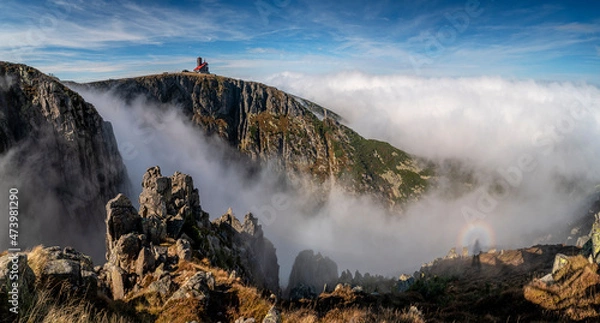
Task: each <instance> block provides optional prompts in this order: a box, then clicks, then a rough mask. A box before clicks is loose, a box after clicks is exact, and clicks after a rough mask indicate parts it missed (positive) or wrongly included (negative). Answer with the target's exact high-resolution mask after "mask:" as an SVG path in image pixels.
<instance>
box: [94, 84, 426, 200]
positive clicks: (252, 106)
mask: <svg viewBox="0 0 600 323" xmlns="http://www.w3.org/2000/svg"><path fill="white" fill-rule="evenodd" d="M87 86H90V87H92V88H96V89H100V90H114V91H115V93H116V94H118V95H120V96H122V97H123V98H125V99H126V100H134V99H135V98H137V97H139V96H142V97H145V98H147V99H150V100H153V101H158V102H161V103H168V104H172V105H174V106H176V107H180V108H181V109H182V110H183V112H184V114H185V115H187V116H188V117H189V118H190V120H192V121H193V122H194V123H196V124H197V125H199V126H200V127H202V128H203V129H204V130H205V131H206V133H208V134H217V135H219V136H220V137H222V138H223V139H224V140H226V141H227V142H228V143H229V144H230V145H232V146H234V147H235V148H237V149H238V150H239V151H240V152H242V153H243V154H245V155H246V156H249V157H251V158H252V159H254V160H256V161H263V162H264V161H267V160H268V161H270V162H271V163H272V164H275V165H276V166H277V168H279V169H280V170H282V171H284V172H285V173H286V174H288V175H289V174H295V173H300V174H308V175H310V177H311V178H312V179H313V181H314V183H317V184H322V183H324V182H326V181H331V182H337V183H341V184H342V185H343V187H346V188H348V190H349V191H351V192H369V193H374V194H375V195H376V196H379V197H381V198H383V199H384V200H385V201H387V202H389V203H390V204H391V205H394V204H401V203H402V202H404V201H406V200H410V199H415V198H418V197H419V196H420V195H421V194H422V193H423V192H424V191H425V189H426V188H427V185H428V179H429V176H430V171H429V170H426V169H424V168H423V167H422V166H421V165H420V164H419V163H418V162H417V160H416V159H415V158H414V157H412V156H410V155H409V154H407V153H405V152H403V151H401V150H399V149H396V148H394V147H392V146H390V145H389V144H387V143H384V142H380V141H376V140H367V139H365V138H363V137H361V136H360V135H358V134H357V133H355V132H354V131H352V130H351V129H349V128H347V127H345V126H344V125H342V124H341V123H340V122H339V120H340V119H339V117H338V116H336V115H335V114H334V113H332V112H330V111H327V110H326V109H324V108H322V107H319V106H318V105H316V104H314V103H311V102H309V101H306V100H303V99H300V98H297V97H294V96H292V95H289V94H286V93H284V92H282V91H279V90H277V89H275V88H273V87H269V86H265V85H263V84H259V83H254V82H245V81H241V80H235V79H230V78H225V77H220V76H216V75H199V74H193V73H177V74H166V75H156V76H147V77H138V78H131V79H122V80H108V81H103V82H96V83H91V84H88V85H87ZM291 176H293V175H291Z"/></svg>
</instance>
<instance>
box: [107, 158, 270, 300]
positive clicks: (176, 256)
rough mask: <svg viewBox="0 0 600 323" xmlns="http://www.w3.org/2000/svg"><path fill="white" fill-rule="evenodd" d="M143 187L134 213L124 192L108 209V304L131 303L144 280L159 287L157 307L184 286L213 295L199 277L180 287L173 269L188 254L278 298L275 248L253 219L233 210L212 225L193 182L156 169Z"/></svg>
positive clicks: (187, 258)
mask: <svg viewBox="0 0 600 323" xmlns="http://www.w3.org/2000/svg"><path fill="white" fill-rule="evenodd" d="M142 187H143V191H142V193H141V194H140V197H139V202H140V208H139V211H137V210H136V209H135V208H134V207H133V205H132V204H131V201H130V200H129V199H128V198H127V197H126V196H124V195H123V194H119V195H118V196H117V197H115V198H114V199H112V200H110V201H109V202H108V204H107V206H106V211H107V218H106V244H107V253H106V259H107V263H106V264H105V265H104V267H103V269H102V270H101V277H102V278H103V279H102V281H104V282H106V289H107V293H108V294H110V295H112V297H113V298H114V299H122V298H126V297H131V295H133V294H135V293H136V292H137V291H140V290H142V289H144V288H145V287H146V286H147V285H148V283H149V281H155V282H154V283H153V284H155V285H157V286H155V287H157V288H158V287H160V286H162V287H161V288H163V287H164V289H165V290H164V291H162V292H161V293H162V294H164V295H162V296H161V297H163V298H164V300H163V301H167V300H168V299H172V298H173V297H183V298H185V297H186V296H185V293H186V290H182V288H183V289H185V288H188V289H191V290H194V288H192V287H189V286H188V287H186V286H187V285H185V284H188V283H189V284H192V285H194V284H199V286H200V285H201V286H203V287H202V288H204V289H203V290H201V291H200V292H201V293H202V294H203V295H205V294H206V295H208V293H209V289H210V290H212V289H214V288H213V287H214V286H213V287H210V286H211V285H214V278H211V277H210V276H206V275H204V274H202V275H203V276H202V277H200V276H198V277H196V278H194V279H196V280H198V281H196V280H193V281H191V282H188V283H185V284H183V285H181V284H177V283H176V282H175V280H176V275H174V274H172V273H173V272H174V271H175V269H174V268H176V267H177V264H178V263H180V262H181V261H190V260H192V258H193V257H194V256H195V258H199V259H202V258H207V259H208V260H210V261H211V263H212V264H214V265H216V266H218V267H220V268H223V269H226V270H228V271H231V272H235V274H234V275H236V276H238V277H240V278H241V279H242V280H244V281H245V282H247V283H249V284H251V285H253V286H257V287H259V288H262V289H267V290H270V291H272V292H275V293H277V292H278V290H279V265H278V264H277V256H276V254H275V248H274V247H273V245H272V244H271V242H270V241H269V240H268V239H266V238H265V237H264V236H263V233H262V228H261V226H260V225H258V223H257V220H256V219H255V218H254V217H253V216H252V215H251V214H248V215H246V218H245V219H244V222H243V223H241V222H240V221H239V220H238V219H237V218H236V217H235V216H233V214H232V213H231V212H228V213H227V214H225V215H223V216H222V217H221V218H219V219H217V220H215V221H214V222H213V223H210V222H209V218H208V214H207V213H205V212H203V211H202V208H201V206H200V197H199V195H198V190H197V189H195V188H194V185H193V181H192V178H191V177H190V176H188V175H185V174H182V173H175V174H174V175H173V176H171V177H165V176H162V174H161V172H160V168H159V167H152V168H150V169H148V171H147V172H146V174H145V175H144V179H143V182H142ZM194 277H195V276H194ZM190 279H192V278H190ZM211 281H212V283H211ZM158 285H160V286H158ZM165 286H166V287H165ZM177 286H179V289H180V290H181V291H180V292H175V294H172V292H174V291H175V289H174V290H171V287H173V288H175V287H177ZM167 287H168V288H167ZM200 292H199V293H200ZM178 293H179V294H181V295H180V296H177V295H179V294H178ZM159 294H160V293H159ZM128 295H129V296H128ZM198 297H200V296H198ZM203 297H204V296H202V298H203ZM162 303H164V302H161V305H162Z"/></svg>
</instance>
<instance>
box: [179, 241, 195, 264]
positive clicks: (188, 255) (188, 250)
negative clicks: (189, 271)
mask: <svg viewBox="0 0 600 323" xmlns="http://www.w3.org/2000/svg"><path fill="white" fill-rule="evenodd" d="M175 246H176V248H177V257H178V258H179V261H181V260H185V261H190V260H192V246H191V244H190V242H189V241H187V240H185V239H177V242H176V243H175Z"/></svg>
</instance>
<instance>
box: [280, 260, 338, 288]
mask: <svg viewBox="0 0 600 323" xmlns="http://www.w3.org/2000/svg"><path fill="white" fill-rule="evenodd" d="M337 282H338V268H337V264H336V263H335V262H334V261H333V260H331V259H329V258H328V257H323V256H322V255H321V254H320V253H317V254H316V255H315V253H314V252H313V251H312V250H304V251H301V252H300V253H299V254H298V256H296V260H294V266H293V267H292V272H291V273H290V280H289V286H288V291H289V296H290V298H291V299H300V298H307V296H309V295H314V296H316V295H318V294H320V293H321V292H323V291H324V290H325V289H326V290H327V291H332V290H333V288H334V287H335V285H336V284H337Z"/></svg>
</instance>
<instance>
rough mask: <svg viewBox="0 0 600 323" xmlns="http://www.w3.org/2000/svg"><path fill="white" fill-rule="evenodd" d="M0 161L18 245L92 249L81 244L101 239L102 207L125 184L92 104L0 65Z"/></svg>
mask: <svg viewBox="0 0 600 323" xmlns="http://www.w3.org/2000/svg"><path fill="white" fill-rule="evenodd" d="M0 158H1V159H2V163H1V164H2V167H1V168H0V177H1V178H2V182H1V183H0V188H2V190H3V191H7V190H8V189H9V188H11V187H16V188H17V189H19V191H20V192H21V194H19V198H20V202H21V203H20V210H21V212H20V213H21V215H22V216H21V218H20V221H21V222H22V227H27V228H28V230H29V234H28V235H23V236H21V239H20V243H21V245H22V246H26V245H29V246H32V245H34V244H39V243H45V244H50V245H51V244H57V243H60V244H71V245H75V244H77V245H79V246H80V248H81V249H82V250H84V251H86V252H88V253H90V252H92V253H93V252H97V248H94V246H93V245H85V244H83V243H81V242H82V241H86V240H93V241H98V240H99V239H101V238H102V236H101V232H102V229H101V228H102V226H103V224H102V222H103V219H104V214H103V213H104V212H103V209H104V205H105V203H106V202H107V201H108V200H109V199H110V198H112V197H114V196H115V195H116V194H117V193H118V192H119V190H124V189H126V186H127V185H128V181H127V174H126V170H125V166H124V164H123V162H122V160H121V156H120V154H119V151H118V149H117V143H116V141H115V138H114V135H113V132H112V127H111V125H110V123H108V122H105V121H104V120H103V119H102V117H100V115H99V114H98V113H97V111H96V109H94V107H93V106H92V105H91V104H89V103H86V102H85V101H84V100H83V99H82V98H81V97H80V96H79V95H78V94H77V93H75V92H73V91H71V90H70V89H68V88H67V87H66V86H64V85H62V84H61V83H60V82H58V80H57V79H55V78H52V77H49V76H47V75H45V74H43V73H41V72H40V71H38V70H36V69H34V68H31V67H28V66H25V65H19V64H11V63H7V62H0ZM2 203H4V202H2ZM3 205H5V204H0V206H3ZM42 232H43V234H36V233H42ZM93 256H100V255H99V254H98V255H96V254H93Z"/></svg>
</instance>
